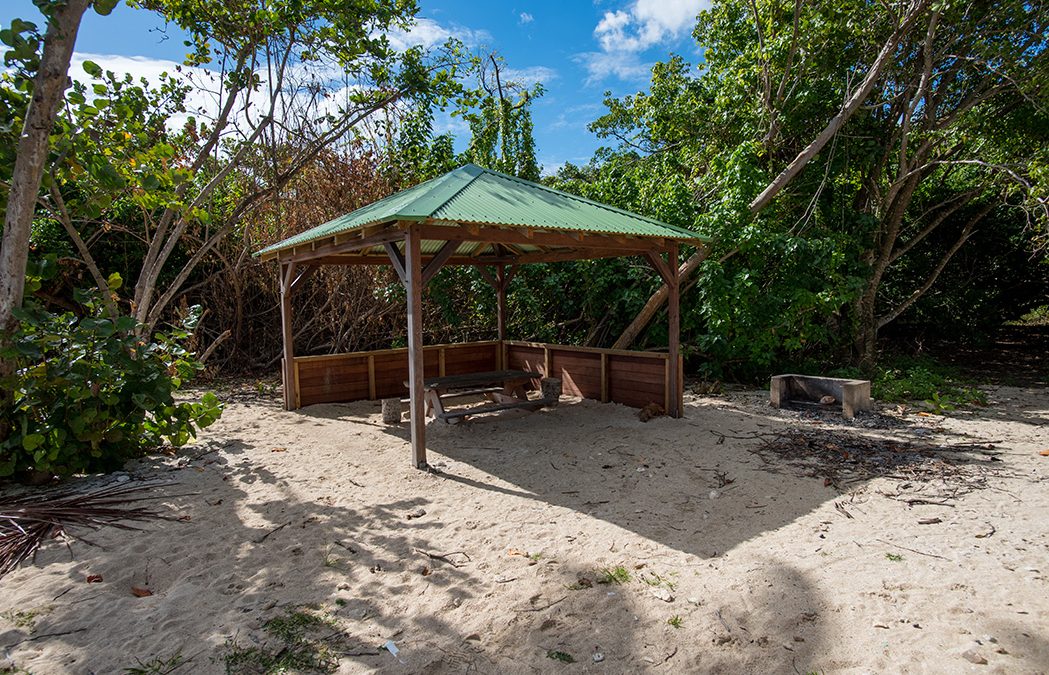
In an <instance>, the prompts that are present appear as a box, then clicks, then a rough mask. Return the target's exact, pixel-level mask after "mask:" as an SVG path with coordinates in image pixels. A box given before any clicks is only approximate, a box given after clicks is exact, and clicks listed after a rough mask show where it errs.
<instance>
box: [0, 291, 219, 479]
mask: <svg viewBox="0 0 1049 675" xmlns="http://www.w3.org/2000/svg"><path fill="white" fill-rule="evenodd" d="M116 283H117V284H118V285H119V279H117V280H116ZM76 299H77V301H78V302H79V303H80V304H81V305H82V307H83V311H82V312H81V313H79V314H77V313H74V312H71V311H70V312H63V313H60V314H54V313H51V312H49V311H47V310H46V309H45V308H43V307H41V306H40V305H38V304H36V303H34V302H32V301H31V300H30V301H29V302H27V304H26V306H25V307H23V308H22V309H21V310H19V312H18V319H19V321H20V327H19V329H18V331H17V332H16V333H15V334H14V335H13V336H12V337H11V339H10V341H9V343H8V345H7V346H6V348H5V349H4V353H3V355H4V357H5V358H8V359H12V360H13V361H14V363H15V371H14V373H13V375H11V376H10V377H7V378H5V379H4V381H3V382H0V384H2V386H3V387H4V388H5V389H7V390H8V391H9V392H11V396H10V398H9V399H8V400H5V401H3V402H2V403H0V406H3V409H0V417H2V419H3V420H4V421H5V422H6V423H7V427H8V433H7V437H6V438H4V439H3V440H2V441H0V476H26V475H31V474H32V473H34V472H36V473H41V472H43V473H45V474H50V475H59V476H67V475H70V474H74V473H83V472H93V471H110V470H113V469H116V468H119V467H120V466H121V465H122V464H123V463H124V462H125V461H126V460H128V459H130V458H132V457H138V456H141V455H143V454H145V453H146V452H147V451H149V450H150V449H152V448H155V447H157V446H159V445H162V444H164V443H169V444H171V445H173V446H179V445H183V444H185V443H186V442H187V441H189V440H190V439H191V438H193V437H195V435H196V432H197V430H198V429H202V428H204V427H206V426H208V425H209V424H211V423H212V422H214V421H215V420H216V419H218V417H219V415H220V414H221V411H222V409H221V406H220V404H219V402H218V399H217V398H216V397H215V395H214V394H211V393H207V394H205V395H204V396H203V398H202V399H201V400H200V401H199V402H188V401H186V402H176V401H175V398H174V393H175V391H176V390H178V388H179V387H180V386H181V385H182V383H183V382H185V381H187V380H188V379H189V378H190V377H192V376H193V375H194V374H195V373H196V372H197V371H199V370H200V369H201V368H202V364H201V363H200V362H199V361H196V360H195V359H194V358H193V355H192V354H190V353H189V352H187V351H186V350H185V349H184V348H182V347H181V346H180V344H179V341H180V340H185V339H186V338H187V337H188V335H189V332H188V331H190V330H192V328H193V326H194V324H195V322H196V321H197V319H199V316H200V314H199V310H198V311H195V312H191V313H190V317H189V318H188V319H187V320H186V322H184V324H183V325H182V326H180V327H176V328H175V329H174V330H172V331H170V332H169V333H166V334H157V335H155V336H154V337H153V338H152V339H150V338H143V337H141V336H138V335H136V334H135V329H136V328H137V327H138V326H137V324H136V322H135V319H133V318H132V317H129V316H118V317H116V318H112V317H110V316H109V315H108V314H107V313H106V311H105V309H104V305H103V303H102V302H101V299H100V297H99V295H98V293H97V292H78V293H77V294H76Z"/></svg>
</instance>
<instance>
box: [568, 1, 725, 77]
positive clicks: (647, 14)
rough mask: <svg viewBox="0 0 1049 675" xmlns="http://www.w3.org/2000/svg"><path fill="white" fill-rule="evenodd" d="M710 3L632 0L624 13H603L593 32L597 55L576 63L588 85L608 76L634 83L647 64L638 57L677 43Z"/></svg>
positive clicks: (587, 54)
mask: <svg viewBox="0 0 1049 675" xmlns="http://www.w3.org/2000/svg"><path fill="white" fill-rule="evenodd" d="M710 4H711V0H632V2H631V3H630V4H629V5H628V6H627V7H625V8H624V9H618V10H615V11H608V12H605V14H604V16H602V17H601V20H600V21H599V22H598V24H597V26H596V27H595V28H594V38H595V39H596V40H597V43H598V45H599V46H600V48H601V51H599V52H585V53H582V54H579V55H578V56H577V59H576V60H577V61H579V62H580V63H583V64H584V65H585V66H586V69H587V72H588V73H589V78H588V79H587V82H588V83H593V82H596V81H599V80H603V79H605V78H607V77H609V76H611V75H615V76H616V77H619V78H620V79H635V78H637V77H639V76H642V75H644V74H646V73H647V72H648V71H649V69H650V64H646V63H643V62H642V60H641V58H640V56H639V53H640V52H643V51H645V50H646V49H649V48H651V47H654V46H656V45H658V44H661V43H663V42H666V41H668V40H676V39H679V38H680V37H681V36H682V35H684V34H685V33H687V32H688V31H689V30H691V28H692V27H693V26H694V25H695V21H696V15H697V14H699V12H700V10H703V9H707V8H709V7H710Z"/></svg>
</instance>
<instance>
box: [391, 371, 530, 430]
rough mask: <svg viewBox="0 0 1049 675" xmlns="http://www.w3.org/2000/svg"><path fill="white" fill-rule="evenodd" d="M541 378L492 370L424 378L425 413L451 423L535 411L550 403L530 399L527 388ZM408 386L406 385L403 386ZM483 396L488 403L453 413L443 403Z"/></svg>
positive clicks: (526, 373)
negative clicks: (486, 414)
mask: <svg viewBox="0 0 1049 675" xmlns="http://www.w3.org/2000/svg"><path fill="white" fill-rule="evenodd" d="M542 377H543V374H542V373H535V372H531V371H527V370H492V371H488V372H484V373H467V374H464V375H447V376H443V377H428V378H425V379H423V397H424V399H425V401H426V412H427V414H428V415H430V416H432V417H436V418H437V419H439V420H442V421H444V422H448V423H449V424H454V423H456V422H459V421H461V420H462V419H464V418H465V417H467V416H469V415H480V414H483V413H489V412H498V411H501V410H514V409H521V410H538V409H539V408H542V407H543V406H546V405H549V404H550V403H551V402H550V401H547V400H546V399H543V398H539V399H533V400H530V399H529V398H528V390H527V388H526V385H528V384H529V383H530V382H531V381H532V380H538V379H541V378H542ZM407 385H408V383H407V382H405V386H407ZM482 395H483V396H484V397H486V398H487V399H488V400H489V401H491V402H490V403H488V404H485V405H482V406H474V407H468V408H455V409H452V410H449V409H448V408H446V407H445V405H444V404H445V402H446V401H451V400H454V399H457V398H467V397H471V396H482Z"/></svg>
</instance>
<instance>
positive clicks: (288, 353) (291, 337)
mask: <svg viewBox="0 0 1049 675" xmlns="http://www.w3.org/2000/svg"><path fill="white" fill-rule="evenodd" d="M295 268H296V263H294V262H290V263H288V264H286V265H281V275H280V327H281V338H282V340H283V343H284V359H283V360H282V362H281V379H282V380H283V384H284V409H285V410H295V409H296V408H298V407H299V401H298V398H297V397H296V396H295V333H294V331H292V328H291V319H292V312H291V285H292V281H293V280H294V279H295Z"/></svg>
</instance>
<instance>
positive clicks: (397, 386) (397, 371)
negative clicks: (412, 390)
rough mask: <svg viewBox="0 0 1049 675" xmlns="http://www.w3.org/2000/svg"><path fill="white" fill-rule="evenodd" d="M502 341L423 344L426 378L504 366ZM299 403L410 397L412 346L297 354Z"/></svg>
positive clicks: (296, 371)
mask: <svg viewBox="0 0 1049 675" xmlns="http://www.w3.org/2000/svg"><path fill="white" fill-rule="evenodd" d="M500 357H501V350H500V349H499V341H498V340H492V341H489V342H467V343H463V344H451V345H428V346H426V347H424V348H423V363H424V364H425V365H424V370H425V371H426V372H425V375H426V377H434V376H438V375H462V374H465V373H479V372H485V371H488V370H498V369H499V367H500V366H499V359H500ZM293 370H294V373H295V392H296V397H295V398H296V400H297V401H298V404H299V406H300V407H301V406H304V405H313V404H314V403H339V402H349V401H361V400H365V399H370V400H376V399H380V398H393V397H403V396H407V394H408V390H407V389H406V388H405V386H404V382H405V381H406V380H407V379H408V350H407V349H406V348H401V349H383V350H379V351H373V352H351V353H347V354H331V355H327V356H297V357H295V368H294V369H293Z"/></svg>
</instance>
